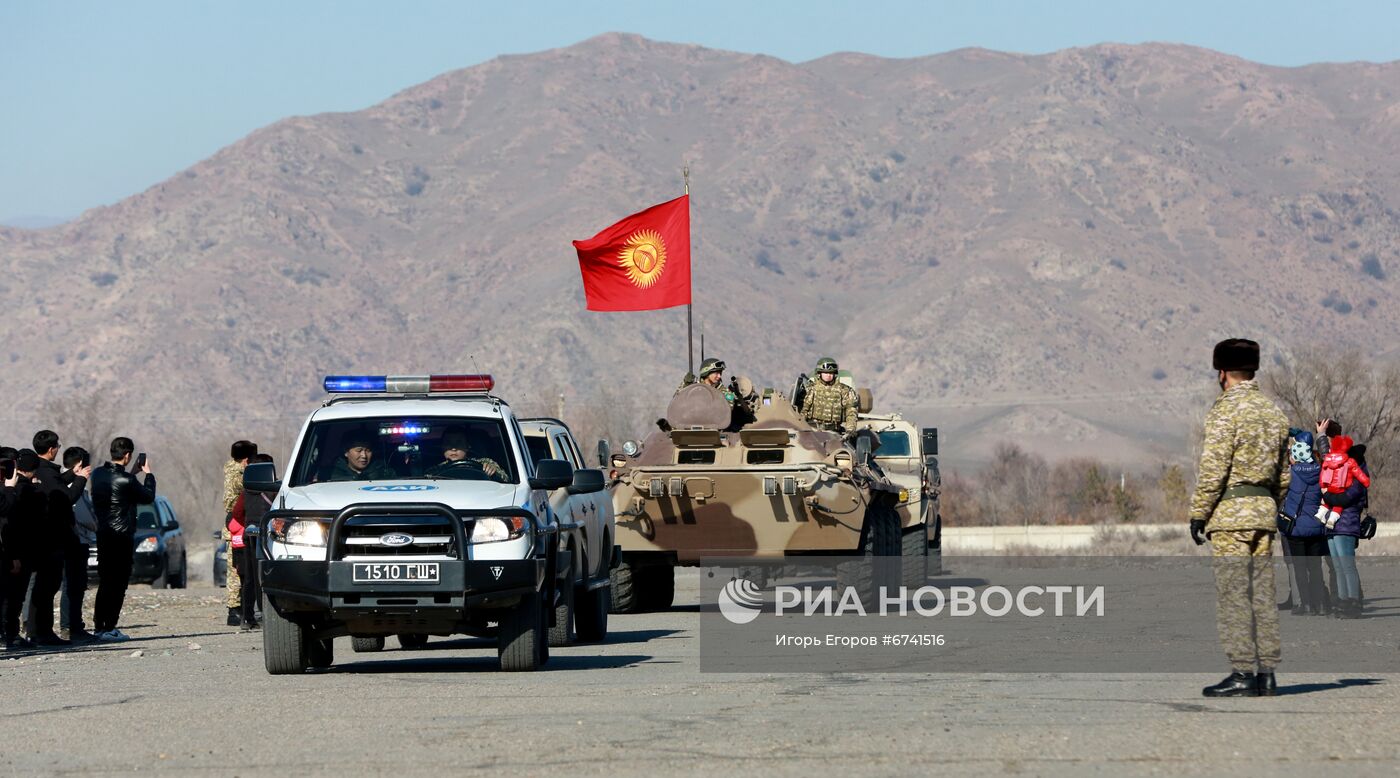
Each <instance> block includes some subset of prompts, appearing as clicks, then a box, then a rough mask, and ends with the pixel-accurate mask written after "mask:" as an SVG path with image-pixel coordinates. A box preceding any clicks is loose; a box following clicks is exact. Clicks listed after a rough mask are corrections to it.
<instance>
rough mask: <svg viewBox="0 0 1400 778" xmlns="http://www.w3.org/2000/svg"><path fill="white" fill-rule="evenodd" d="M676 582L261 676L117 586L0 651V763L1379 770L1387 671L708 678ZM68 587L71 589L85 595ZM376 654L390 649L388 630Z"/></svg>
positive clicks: (558, 769)
mask: <svg viewBox="0 0 1400 778" xmlns="http://www.w3.org/2000/svg"><path fill="white" fill-rule="evenodd" d="M697 581H698V579H697V577H695V576H694V575H693V574H692V575H685V576H682V578H681V580H680V582H679V585H678V595H677V601H678V605H677V608H676V609H674V610H672V611H670V612H666V613H657V614H647V615H638V616H614V617H613V619H612V623H611V627H612V636H611V639H610V641H609V642H608V643H607V644H606V645H601V646H579V647H574V648H569V649H562V650H561V649H555V651H554V655H553V658H552V659H551V661H550V663H549V665H548V666H547V667H546V669H545V670H543V671H540V672H538V673H533V674H505V673H501V672H498V671H497V670H496V657H495V651H494V648H493V647H492V644H490V643H488V642H485V641H476V640H468V639H461V640H448V639H434V640H433V641H432V642H431V643H429V645H428V647H427V648H426V649H424V650H421V651H403V650H399V649H397V648H396V647H395V648H394V649H392V650H387V651H385V652H384V653H381V654H374V655H366V654H354V653H352V652H351V651H350V649H349V644H348V641H347V640H344V639H342V640H338V641H337V645H336V654H337V656H336V660H337V663H336V665H335V666H334V667H333V668H331V669H330V670H328V671H325V672H320V673H317V674H312V675H306V676H303V677H276V678H274V677H272V676H268V675H266V674H265V673H264V671H263V666H262V656H261V652H262V646H261V637H260V636H259V635H258V634H256V633H255V634H236V633H234V631H233V630H231V629H230V628H228V627H225V626H223V617H224V611H223V608H222V603H221V599H220V592H218V591H216V590H214V589H211V588H207V587H206V588H195V589H189V590H186V591H159V592H155V591H151V590H149V589H146V588H144V587H136V588H134V589H133V590H132V591H133V595H134V596H133V597H132V598H130V599H129V600H128V603H129V605H128V608H127V616H126V618H125V623H124V625H123V627H124V629H126V631H127V632H129V633H130V634H131V635H132V636H133V638H134V639H133V640H132V641H131V642H129V643H125V644H120V645H100V646H94V647H88V648H83V649H80V650H74V651H68V652H62V653H49V654H41V655H29V656H24V657H20V658H6V659H4V660H0V737H3V748H0V772H3V773H5V774H16V775H19V774H22V775H38V774H58V773H77V774H84V775H87V774H126V773H136V772H141V773H151V772H163V773H167V774H176V775H190V774H210V775H272V774H290V775H300V774H333V775H342V776H343V775H362V774H381V773H382V774H408V775H413V774H426V773H429V772H437V771H442V770H447V771H451V772H453V773H467V772H474V773H482V774H497V775H511V776H514V775H536V774H557V773H562V772H567V773H570V774H578V775H609V776H619V775H631V774H645V775H648V776H656V775H670V774H708V775H712V776H713V775H729V774H733V773H735V772H738V771H744V772H750V773H761V774H784V775H803V776H808V775H830V774H840V775H842V776H858V775H888V774H911V773H925V774H926V773H931V772H933V771H939V772H947V773H955V774H961V773H974V774H984V773H1018V774H1026V775H1060V774H1073V775H1081V774H1086V773H1090V774H1104V775H1122V774H1159V775H1182V774H1187V775H1193V774H1221V773H1224V772H1227V771H1228V772H1230V773H1232V774H1269V775H1309V776H1312V775H1317V774H1319V773H1320V772H1321V771H1324V770H1326V771H1329V772H1333V773H1341V772H1343V771H1344V772H1345V773H1346V774H1371V773H1375V774H1382V773H1384V774H1388V775H1389V774H1394V773H1395V772H1396V771H1397V769H1398V768H1400V743H1397V740H1396V738H1395V737H1394V731H1395V730H1394V725H1395V722H1396V721H1397V720H1400V678H1397V677H1395V676H1378V677H1371V678H1346V677H1329V676H1320V675H1307V676H1290V675H1287V674H1286V673H1285V674H1282V675H1280V683H1281V684H1282V687H1283V688H1281V689H1280V692H1281V695H1280V696H1279V697H1276V698H1273V699H1238V700H1221V701H1209V700H1205V699H1203V698H1202V697H1201V696H1200V691H1199V690H1200V687H1201V686H1203V685H1204V684H1206V683H1210V682H1213V681H1215V680H1218V678H1219V676H1206V675H1181V674H1166V675H1160V676H1146V675H976V674H939V675H934V674H923V675H859V674H839V675H830V674H824V675H816V674H807V675H715V674H701V673H700V672H699V669H698V646H699V641H698V639H697V634H696V630H697V625H698V620H699V615H698V613H697V611H696V607H697V606H696V603H697V600H698V585H697ZM89 599H91V596H89ZM389 642H390V645H391V646H394V645H395V641H394V640H393V639H390V641H389ZM138 651H139V652H140V655H139V656H134V655H133V654H134V653H135V652H138Z"/></svg>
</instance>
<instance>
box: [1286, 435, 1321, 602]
mask: <svg viewBox="0 0 1400 778" xmlns="http://www.w3.org/2000/svg"><path fill="white" fill-rule="evenodd" d="M1289 456H1290V457H1291V458H1292V460H1293V464H1292V466H1291V467H1290V470H1291V471H1292V475H1293V480H1292V481H1290V482H1289V484H1288V494H1287V495H1285V496H1284V498H1283V505H1282V507H1281V508H1280V510H1279V513H1280V514H1282V515H1283V516H1284V517H1285V518H1286V519H1287V521H1284V522H1282V523H1283V526H1284V527H1286V528H1287V531H1286V532H1285V537H1284V539H1285V542H1287V544H1288V555H1289V556H1288V561H1289V564H1290V565H1292V567H1293V577H1294V579H1295V580H1296V581H1297V582H1298V597H1299V602H1298V603H1297V604H1295V605H1294V606H1293V613H1294V615H1302V614H1305V613H1306V614H1309V615H1314V616H1319V615H1322V614H1323V613H1324V612H1325V611H1326V609H1327V608H1326V605H1327V586H1326V584H1325V583H1324V582H1323V577H1322V558H1323V557H1325V556H1327V528H1326V527H1325V526H1323V524H1322V522H1320V521H1318V520H1317V516H1316V514H1317V508H1318V505H1320V504H1321V502H1322V487H1321V484H1320V482H1319V478H1320V475H1321V473H1322V465H1320V464H1318V462H1317V461H1316V460H1315V459H1314V457H1313V436H1312V433H1310V432H1299V433H1298V436H1297V437H1296V438H1294V439H1293V442H1292V444H1291V445H1290V447H1289Z"/></svg>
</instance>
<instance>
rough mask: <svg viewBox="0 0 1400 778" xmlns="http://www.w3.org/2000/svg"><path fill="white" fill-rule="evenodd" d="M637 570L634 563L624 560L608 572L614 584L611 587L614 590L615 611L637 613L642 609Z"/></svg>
mask: <svg viewBox="0 0 1400 778" xmlns="http://www.w3.org/2000/svg"><path fill="white" fill-rule="evenodd" d="M635 572H636V568H635V567H633V566H632V563H631V562H626V561H624V562H623V563H622V564H620V565H618V566H617V567H614V568H613V569H612V570H611V571H610V572H609V573H608V577H609V579H610V582H611V584H612V585H611V586H610V587H609V588H610V589H611V590H612V605H611V607H612V612H613V613H637V612H639V611H640V610H641V603H639V602H637V589H636V586H635V581H634V574H635Z"/></svg>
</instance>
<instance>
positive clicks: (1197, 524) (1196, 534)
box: [1191, 519, 1206, 546]
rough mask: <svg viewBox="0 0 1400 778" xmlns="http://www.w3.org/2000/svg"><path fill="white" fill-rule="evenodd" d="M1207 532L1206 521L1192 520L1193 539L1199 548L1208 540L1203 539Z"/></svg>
mask: <svg viewBox="0 0 1400 778" xmlns="http://www.w3.org/2000/svg"><path fill="white" fill-rule="evenodd" d="M1205 531H1206V522H1205V519H1192V520H1191V539H1192V540H1194V541H1196V545H1198V546H1199V545H1201V544H1203V543H1205V542H1206V539H1205V538H1204V537H1203V535H1204V533H1205Z"/></svg>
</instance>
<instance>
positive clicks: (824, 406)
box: [802, 379, 857, 432]
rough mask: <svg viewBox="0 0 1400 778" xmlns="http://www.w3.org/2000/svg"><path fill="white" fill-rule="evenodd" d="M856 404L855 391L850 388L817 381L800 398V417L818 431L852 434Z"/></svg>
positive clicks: (838, 383) (834, 383) (854, 425)
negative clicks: (818, 429)
mask: <svg viewBox="0 0 1400 778" xmlns="http://www.w3.org/2000/svg"><path fill="white" fill-rule="evenodd" d="M856 402H857V400H856V391H855V390H854V389H852V388H851V387H849V386H846V385H845V384H843V383H841V382H840V381H832V382H831V383H829V384H827V383H822V381H821V380H820V379H818V380H816V381H813V382H812V383H811V385H809V386H808V387H807V393H806V394H805V395H803V397H802V417H803V418H804V419H806V420H807V422H808V423H809V424H811V425H812V426H814V427H818V428H820V429H824V430H829V431H831V432H841V431H845V432H854V431H855V429H856Z"/></svg>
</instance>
